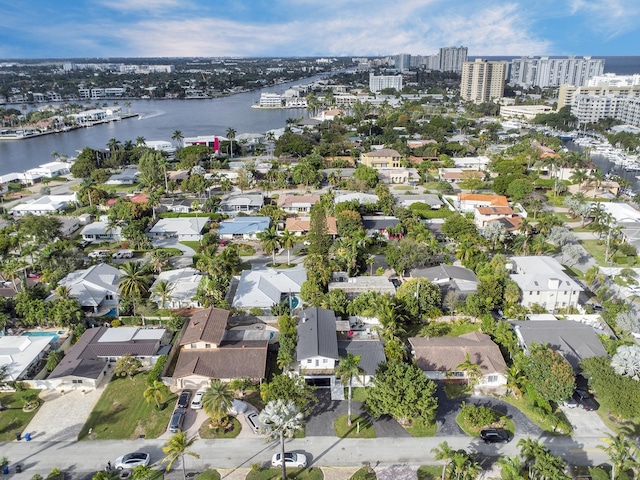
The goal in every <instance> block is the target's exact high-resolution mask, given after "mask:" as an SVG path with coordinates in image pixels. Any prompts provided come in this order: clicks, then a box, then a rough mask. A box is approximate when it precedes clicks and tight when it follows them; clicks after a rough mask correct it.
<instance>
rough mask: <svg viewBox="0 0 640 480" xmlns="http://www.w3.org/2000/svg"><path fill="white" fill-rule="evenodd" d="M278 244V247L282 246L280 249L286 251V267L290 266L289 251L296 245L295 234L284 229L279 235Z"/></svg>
mask: <svg viewBox="0 0 640 480" xmlns="http://www.w3.org/2000/svg"><path fill="white" fill-rule="evenodd" d="M279 242H280V245H282V248H286V249H287V265H291V249H292V248H293V247H294V246H295V244H296V236H295V234H294V233H293V232H290V231H289V230H287V229H286V228H285V229H284V230H283V231H282V233H281V234H280V240H279Z"/></svg>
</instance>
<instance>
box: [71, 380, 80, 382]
mask: <svg viewBox="0 0 640 480" xmlns="http://www.w3.org/2000/svg"><path fill="white" fill-rule="evenodd" d="M71 383H82V380H72V381H71Z"/></svg>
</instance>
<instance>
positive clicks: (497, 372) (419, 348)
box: [409, 332, 507, 393]
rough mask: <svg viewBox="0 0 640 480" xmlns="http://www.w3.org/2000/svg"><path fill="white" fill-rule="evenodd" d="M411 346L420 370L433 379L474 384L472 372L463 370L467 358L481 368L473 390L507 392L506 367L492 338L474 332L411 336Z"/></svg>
mask: <svg viewBox="0 0 640 480" xmlns="http://www.w3.org/2000/svg"><path fill="white" fill-rule="evenodd" d="M409 343H410V344H411V348H412V352H411V353H412V355H413V356H414V358H415V361H416V364H417V366H418V368H420V370H422V371H423V372H424V373H425V375H426V376H427V377H428V378H430V379H433V380H442V381H457V382H460V381H469V382H470V383H473V378H472V375H470V372H469V371H465V370H464V369H462V368H461V367H460V365H461V364H463V363H464V362H465V361H466V359H467V355H468V357H469V359H470V360H471V363H473V364H475V365H479V366H480V371H479V372H478V375H479V378H478V379H477V383H476V384H475V386H474V390H476V391H480V392H494V393H500V392H504V391H505V390H506V384H507V364H506V363H505V361H504V358H503V357H502V353H500V348H499V347H498V345H496V344H495V343H494V342H493V341H492V340H491V338H490V337H489V335H486V334H484V333H479V332H472V333H467V334H464V335H461V336H459V337H435V338H427V337H412V338H409Z"/></svg>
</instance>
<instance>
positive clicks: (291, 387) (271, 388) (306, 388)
mask: <svg viewBox="0 0 640 480" xmlns="http://www.w3.org/2000/svg"><path fill="white" fill-rule="evenodd" d="M314 391H315V387H312V386H311V385H308V384H307V383H306V382H305V381H304V378H302V377H301V376H299V375H286V374H283V375H275V376H274V377H273V379H272V380H271V381H270V382H265V383H263V384H262V385H260V398H262V401H263V402H265V403H268V402H271V401H273V400H284V401H288V400H291V401H293V402H294V403H295V404H296V407H298V409H299V410H300V411H301V412H303V413H306V412H308V411H309V410H310V408H311V405H312V404H313V403H315V402H316V397H315V395H314V393H313V392H314Z"/></svg>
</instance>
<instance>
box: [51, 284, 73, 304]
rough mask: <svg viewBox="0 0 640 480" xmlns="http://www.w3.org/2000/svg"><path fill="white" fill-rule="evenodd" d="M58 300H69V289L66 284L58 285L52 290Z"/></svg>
mask: <svg viewBox="0 0 640 480" xmlns="http://www.w3.org/2000/svg"><path fill="white" fill-rule="evenodd" d="M54 292H55V293H56V295H57V296H58V298H59V299H60V300H69V297H70V295H71V289H70V288H69V287H67V286H66V285H58V286H57V287H56V289H55V290H54Z"/></svg>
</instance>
